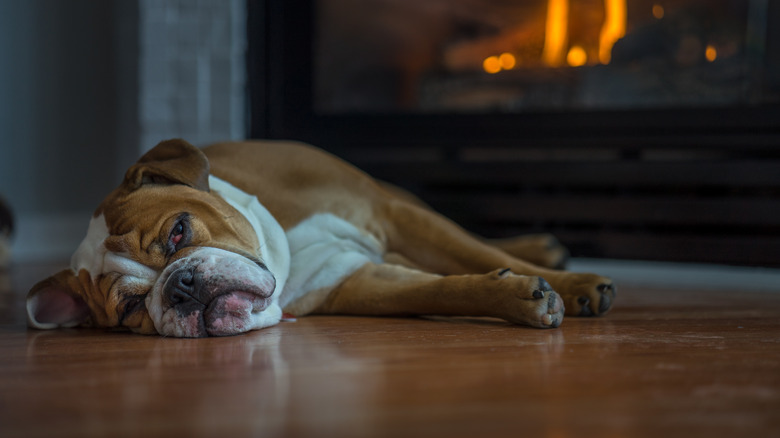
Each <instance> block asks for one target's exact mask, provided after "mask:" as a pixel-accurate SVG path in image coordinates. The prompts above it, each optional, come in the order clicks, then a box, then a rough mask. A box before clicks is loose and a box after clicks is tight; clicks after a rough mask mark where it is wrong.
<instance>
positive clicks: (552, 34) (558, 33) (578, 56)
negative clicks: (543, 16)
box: [542, 0, 627, 67]
mask: <svg viewBox="0 0 780 438" xmlns="http://www.w3.org/2000/svg"><path fill="white" fill-rule="evenodd" d="M604 15H605V18H604V25H603V26H602V28H601V34H600V36H599V59H598V62H601V63H602V64H609V62H610V61H611V60H612V46H614V45H615V43H616V42H617V41H618V40H619V39H621V38H623V37H624V36H625V35H626V21H627V6H626V0H604ZM568 40H569V0H548V2H547V22H546V24H545V38H544V49H543V51H542V61H543V62H544V63H545V64H547V65H548V66H550V67H559V66H561V65H562V64H563V63H564V60H566V61H567V62H568V63H569V65H572V66H579V65H583V64H585V63H586V62H587V61H588V60H587V52H586V51H585V50H584V49H583V48H582V47H578V46H574V47H571V48H569V47H568V44H569V41H568Z"/></svg>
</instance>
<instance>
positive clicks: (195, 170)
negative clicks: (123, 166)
mask: <svg viewBox="0 0 780 438" xmlns="http://www.w3.org/2000/svg"><path fill="white" fill-rule="evenodd" d="M124 184H125V185H126V186H128V187H129V188H130V189H131V190H135V189H137V188H139V187H141V186H142V185H144V184H184V185H186V186H189V187H192V188H194V189H198V190H203V191H205V192H208V191H209V160H208V158H206V155H205V154H204V153H203V152H202V151H201V150H200V149H198V148H196V147H195V146H193V145H191V144H189V143H187V142H186V141H184V140H181V139H173V140H166V141H163V142H161V143H159V144H158V145H157V146H155V147H154V148H152V149H151V150H150V151H149V152H147V153H146V154H144V156H142V157H141V159H139V160H138V162H137V163H135V164H134V165H133V166H132V167H130V169H128V170H127V173H126V174H125V182H124Z"/></svg>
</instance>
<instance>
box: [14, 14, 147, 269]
mask: <svg viewBox="0 0 780 438" xmlns="http://www.w3.org/2000/svg"><path fill="white" fill-rule="evenodd" d="M129 5H130V6H132V3H129ZM116 6H117V5H116V4H115V3H114V2H101V1H94V0H72V1H68V2H60V1H55V0H26V1H13V0H2V1H0V135H1V136H2V137H0V138H2V140H0V192H2V194H3V196H4V197H5V198H6V199H7V200H8V202H9V203H10V204H11V207H12V208H13V210H14V213H15V216H16V223H17V232H16V235H15V238H14V241H13V242H14V244H13V248H12V251H13V254H14V258H15V259H23V260H27V259H39V258H51V257H60V256H62V254H63V252H64V251H66V250H68V251H72V250H73V243H74V240H75V241H76V242H77V241H78V239H79V238H80V237H74V236H83V233H84V230H85V229H86V221H87V219H88V217H89V215H90V214H91V212H92V210H93V209H94V208H95V206H96V205H97V203H98V202H99V200H100V199H101V198H102V197H103V196H104V195H105V194H106V192H107V189H108V187H110V186H112V185H114V184H116V182H117V181H118V178H119V175H120V173H119V172H120V171H119V169H120V168H121V166H122V165H124V164H125V163H124V162H123V161H124V160H125V158H126V157H127V156H128V155H129V154H128V152H129V150H130V149H132V148H134V143H136V142H135V141H134V140H132V139H130V141H129V142H128V141H122V139H120V138H118V134H119V133H120V132H127V131H132V128H127V127H120V125H127V124H128V123H132V121H131V120H128V119H121V120H120V115H122V114H127V113H134V112H135V109H134V103H133V102H134V99H133V98H132V97H131V98H130V99H127V100H125V99H123V97H124V96H123V93H124V92H125V90H127V89H128V87H125V85H126V84H125V83H124V82H128V81H129V83H130V84H131V86H130V87H129V89H132V84H133V83H135V82H136V81H135V80H134V77H135V75H134V74H132V72H131V73H130V74H126V73H122V74H120V72H118V68H119V67H120V66H121V64H119V63H118V62H117V55H118V54H119V53H120V52H119V51H118V50H117V49H118V48H120V47H121V48H123V49H125V50H127V48H128V47H127V46H126V45H123V44H122V43H120V40H121V39H122V38H124V37H127V36H128V35H126V34H123V33H122V32H123V31H125V30H127V28H126V27H122V26H115V25H114V24H115V23H116V22H117V21H118V20H119V17H118V14H119V12H120V11H121V12H123V13H124V14H125V15H127V19H128V20H131V21H132V20H133V18H132V12H133V8H132V7H127V6H122V7H119V8H118V7H116ZM130 38H131V39H130V41H131V43H130V44H129V46H130V47H132V45H133V44H132V41H133V40H134V37H133V35H130ZM121 54H122V55H123V56H130V57H133V56H134V55H133V54H132V53H124V52H122V53H121Z"/></svg>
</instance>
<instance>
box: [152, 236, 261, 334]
mask: <svg viewBox="0 0 780 438" xmlns="http://www.w3.org/2000/svg"><path fill="white" fill-rule="evenodd" d="M166 271H167V273H166V274H167V275H164V277H166V278H164V279H163V283H162V284H161V285H158V286H157V287H155V297H154V298H153V303H152V304H153V306H155V305H156V307H157V308H156V309H149V310H150V316H152V319H153V320H154V321H155V326H156V327H157V330H158V331H159V332H160V334H163V335H167V336H179V337H203V336H227V335H234V334H238V333H243V332H246V331H249V330H252V329H254V328H256V327H255V325H256V319H257V315H258V314H260V313H262V312H263V311H264V310H266V309H267V308H268V307H269V306H271V305H272V303H273V299H272V298H273V293H274V289H275V288H276V279H275V278H274V276H273V275H272V274H271V272H270V271H268V269H267V268H266V267H265V266H264V265H263V264H262V263H257V262H253V261H251V260H249V259H247V258H246V257H242V256H239V255H236V254H232V253H229V252H227V251H222V250H204V251H201V252H199V253H196V254H193V255H192V256H190V257H187V258H183V259H180V260H178V261H176V262H174V263H173V264H172V265H171V266H169V267H168V269H166Z"/></svg>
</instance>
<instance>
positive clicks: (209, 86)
mask: <svg viewBox="0 0 780 438" xmlns="http://www.w3.org/2000/svg"><path fill="white" fill-rule="evenodd" d="M139 21H140V22H139V46H140V47H139V49H140V59H139V66H138V68H139V94H140V95H139V105H138V108H139V113H140V114H139V123H140V128H141V133H140V136H139V141H140V151H141V152H145V151H146V150H148V149H150V148H151V147H152V146H154V145H155V144H157V143H158V142H159V141H161V140H163V139H167V138H171V137H181V138H184V139H186V140H188V141H189V142H191V143H193V144H195V145H204V144H207V143H210V142H213V141H220V140H228V139H241V138H244V137H245V135H246V112H245V92H246V90H245V88H246V74H245V71H246V70H245V61H244V56H245V50H246V4H245V2H244V1H243V0H141V2H140V3H139Z"/></svg>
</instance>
